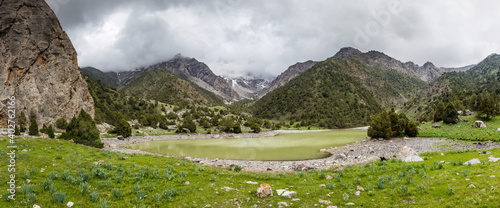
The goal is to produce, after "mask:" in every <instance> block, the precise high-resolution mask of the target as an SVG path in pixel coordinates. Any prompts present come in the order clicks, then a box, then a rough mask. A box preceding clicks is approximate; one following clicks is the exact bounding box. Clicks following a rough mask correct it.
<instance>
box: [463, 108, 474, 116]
mask: <svg viewBox="0 0 500 208" xmlns="http://www.w3.org/2000/svg"><path fill="white" fill-rule="evenodd" d="M465 114H466V115H467V116H472V115H474V113H473V112H471V111H470V110H469V109H467V110H465Z"/></svg>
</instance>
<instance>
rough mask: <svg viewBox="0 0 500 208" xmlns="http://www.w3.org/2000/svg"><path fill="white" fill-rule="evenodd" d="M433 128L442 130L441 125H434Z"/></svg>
mask: <svg viewBox="0 0 500 208" xmlns="http://www.w3.org/2000/svg"><path fill="white" fill-rule="evenodd" d="M432 128H435V129H439V128H441V125H439V124H435V125H432Z"/></svg>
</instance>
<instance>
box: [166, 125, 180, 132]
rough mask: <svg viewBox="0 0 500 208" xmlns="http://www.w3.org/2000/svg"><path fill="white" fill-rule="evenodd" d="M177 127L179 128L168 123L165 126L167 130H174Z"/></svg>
mask: <svg viewBox="0 0 500 208" xmlns="http://www.w3.org/2000/svg"><path fill="white" fill-rule="evenodd" d="M177 129H179V127H177V126H176V125H169V126H167V130H169V131H175V130H177Z"/></svg>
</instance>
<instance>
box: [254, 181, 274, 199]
mask: <svg viewBox="0 0 500 208" xmlns="http://www.w3.org/2000/svg"><path fill="white" fill-rule="evenodd" d="M269 195H270V196H272V195H273V189H271V186H270V185H269V184H266V183H263V184H260V187H259V188H258V189H257V197H265V196H269Z"/></svg>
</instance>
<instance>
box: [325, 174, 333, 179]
mask: <svg viewBox="0 0 500 208" xmlns="http://www.w3.org/2000/svg"><path fill="white" fill-rule="evenodd" d="M325 178H326V180H331V179H333V177H332V176H331V175H326V177H325Z"/></svg>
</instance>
